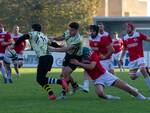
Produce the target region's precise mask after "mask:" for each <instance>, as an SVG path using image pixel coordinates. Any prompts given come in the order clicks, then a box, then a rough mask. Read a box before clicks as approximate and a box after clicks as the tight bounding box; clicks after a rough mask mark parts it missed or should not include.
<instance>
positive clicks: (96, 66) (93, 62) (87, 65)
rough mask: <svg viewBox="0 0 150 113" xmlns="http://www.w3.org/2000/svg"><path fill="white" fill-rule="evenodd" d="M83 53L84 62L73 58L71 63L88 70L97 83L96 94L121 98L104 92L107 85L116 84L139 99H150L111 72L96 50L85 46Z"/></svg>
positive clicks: (103, 96) (101, 96) (107, 97)
mask: <svg viewBox="0 0 150 113" xmlns="http://www.w3.org/2000/svg"><path fill="white" fill-rule="evenodd" d="M83 55H84V57H83V60H82V62H79V61H78V60H76V59H73V60H71V63H73V64H75V65H79V66H81V67H82V68H84V69H85V70H86V71H87V73H88V75H89V76H90V77H91V79H92V80H93V83H94V85H95V89H96V94H97V95H98V96H99V97H100V98H103V99H108V100H112V99H120V97H118V96H112V95H106V94H105V93H104V87H105V86H114V87H117V88H119V89H121V90H124V91H126V92H128V93H130V94H131V95H133V96H134V97H136V98H137V99H139V100H150V99H149V97H148V98H146V97H145V96H143V95H142V94H140V93H139V92H138V91H136V90H134V89H133V88H132V87H130V86H129V85H127V84H126V83H124V82H123V81H122V80H120V79H119V78H118V77H116V76H115V75H113V74H111V73H109V72H108V71H107V70H106V69H105V68H104V67H103V66H102V65H101V63H100V62H99V60H100V57H99V56H98V55H97V54H96V53H95V52H93V51H92V50H90V49H89V48H84V49H83Z"/></svg>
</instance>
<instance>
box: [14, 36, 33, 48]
mask: <svg viewBox="0 0 150 113" xmlns="http://www.w3.org/2000/svg"><path fill="white" fill-rule="evenodd" d="M30 38H31V37H30V35H29V34H24V35H22V36H21V37H20V38H19V39H18V40H17V41H16V43H15V45H14V46H18V45H19V44H20V43H21V42H22V41H25V40H27V39H30Z"/></svg>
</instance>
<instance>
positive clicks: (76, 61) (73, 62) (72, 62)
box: [70, 59, 79, 65]
mask: <svg viewBox="0 0 150 113" xmlns="http://www.w3.org/2000/svg"><path fill="white" fill-rule="evenodd" d="M70 63H71V64H75V65H78V64H79V61H78V60H76V59H71V60H70Z"/></svg>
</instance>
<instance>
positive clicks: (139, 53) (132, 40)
mask: <svg viewBox="0 0 150 113" xmlns="http://www.w3.org/2000/svg"><path fill="white" fill-rule="evenodd" d="M146 39H147V36H145V35H144V34H142V33H139V32H134V34H133V35H132V36H129V35H128V34H127V35H125V36H124V37H123V44H124V47H125V48H127V50H128V52H129V59H130V61H134V60H136V59H138V58H141V57H144V53H143V43H142V41H143V40H146Z"/></svg>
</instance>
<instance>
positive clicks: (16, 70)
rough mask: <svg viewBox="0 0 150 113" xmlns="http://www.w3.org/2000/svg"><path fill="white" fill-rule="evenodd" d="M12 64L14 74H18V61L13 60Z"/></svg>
mask: <svg viewBox="0 0 150 113" xmlns="http://www.w3.org/2000/svg"><path fill="white" fill-rule="evenodd" d="M13 65H14V69H15V72H16V76H19V75H20V74H19V69H18V65H19V62H18V60H13Z"/></svg>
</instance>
